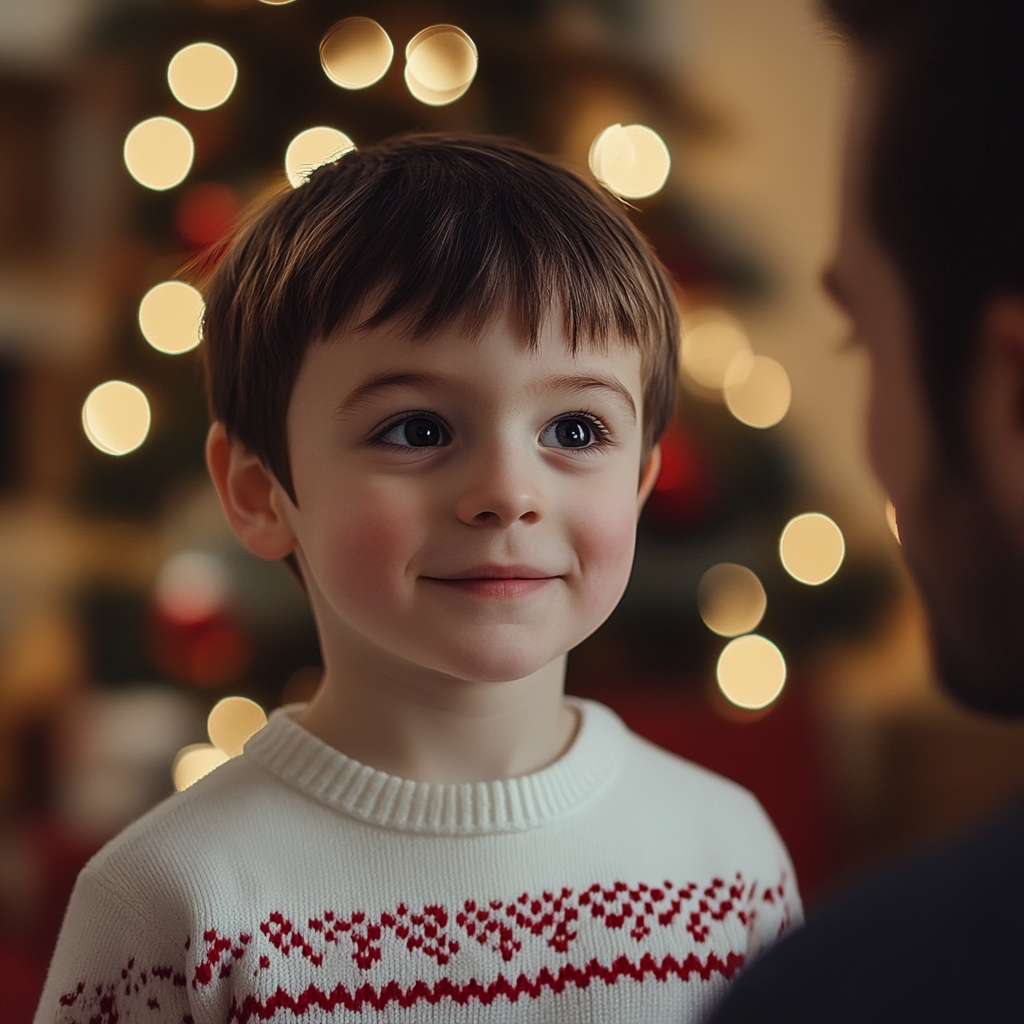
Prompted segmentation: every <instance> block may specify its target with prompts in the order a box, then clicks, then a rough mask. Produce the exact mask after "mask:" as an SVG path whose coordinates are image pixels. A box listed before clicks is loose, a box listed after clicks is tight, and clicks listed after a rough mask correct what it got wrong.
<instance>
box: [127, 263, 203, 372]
mask: <svg viewBox="0 0 1024 1024" xmlns="http://www.w3.org/2000/svg"><path fill="white" fill-rule="evenodd" d="M203 309H204V306H203V297H202V295H200V294H199V292H198V291H197V290H196V289H195V288H193V287H192V286H191V285H189V284H185V282H184V281H163V282H161V283H160V284H158V285H154V286H153V287H152V288H150V290H149V291H148V292H146V294H145V295H144V296H143V297H142V301H141V302H140V303H139V329H140V330H141V331H142V336H143V337H144V338H145V339H146V341H148V342H149V343H150V345H152V346H153V348H155V349H156V350H157V351H158V352H164V353H166V354H167V355H179V354H180V353H182V352H189V351H191V350H192V349H194V348H195V347H196V346H197V345H198V344H199V342H200V340H201V338H202V320H203Z"/></svg>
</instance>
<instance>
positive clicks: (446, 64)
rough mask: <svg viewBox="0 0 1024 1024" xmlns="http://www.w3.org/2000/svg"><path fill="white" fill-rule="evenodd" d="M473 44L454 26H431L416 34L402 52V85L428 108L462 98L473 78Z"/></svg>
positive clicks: (474, 66) (475, 55)
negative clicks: (403, 65)
mask: <svg viewBox="0 0 1024 1024" xmlns="http://www.w3.org/2000/svg"><path fill="white" fill-rule="evenodd" d="M477 64H478V55H477V49H476V43H474V42H473V40H472V39H470V38H469V36H468V35H466V33H465V32H463V31H462V29H461V28H458V27H457V26H456V25H431V26H430V27H429V28H425V29H423V31H422V32H417V33H416V35H414V36H413V37H412V39H410V40H409V43H408V45H407V46H406V48H405V84H406V86H408V89H409V92H410V93H412V95H413V96H414V97H415V98H416V99H418V100H419V101H420V103H425V104H427V106H431V107H443V106H446V105H447V104H449V103H454V102H455V101H456V100H457V99H458V98H459V97H460V96H463V95H464V94H465V93H466V91H467V90H468V89H469V87H470V85H472V84H473V79H474V78H475V77H476V69H477Z"/></svg>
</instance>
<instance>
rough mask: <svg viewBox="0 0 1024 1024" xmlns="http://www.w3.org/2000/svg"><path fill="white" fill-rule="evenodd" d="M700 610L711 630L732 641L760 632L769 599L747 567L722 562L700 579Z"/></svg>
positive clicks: (698, 590) (698, 598) (759, 582)
mask: <svg viewBox="0 0 1024 1024" xmlns="http://www.w3.org/2000/svg"><path fill="white" fill-rule="evenodd" d="M697 607H698V608H699V610H700V617H701V618H702V619H703V620H704V624H705V625H706V626H707V627H708V629H710V630H711V631H712V632H713V633H717V634H718V635H719V636H729V637H733V636H740V635H741V634H742V633H750V632H752V631H753V630H755V629H757V625H758V623H759V622H760V621H761V619H762V618H763V617H764V613H765V609H766V608H767V607H768V597H767V595H766V594H765V592H764V587H763V586H762V585H761V581H760V580H759V579H758V578H757V575H756V574H755V573H753V572H751V570H750V569H748V568H747V567H746V566H745V565H736V564H735V563H733V562H720V563H719V564H718V565H713V566H712V567H711V568H710V569H708V571H707V572H706V573H704V575H703V576H702V577H701V580H700V586H699V587H698V588H697Z"/></svg>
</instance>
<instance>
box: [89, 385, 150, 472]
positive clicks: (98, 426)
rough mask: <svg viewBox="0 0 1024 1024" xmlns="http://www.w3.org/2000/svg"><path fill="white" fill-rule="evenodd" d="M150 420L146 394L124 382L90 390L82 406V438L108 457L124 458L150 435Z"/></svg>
mask: <svg viewBox="0 0 1024 1024" xmlns="http://www.w3.org/2000/svg"><path fill="white" fill-rule="evenodd" d="M151 420H152V416H151V414H150V410H149V402H148V400H147V399H146V396H145V394H143V392H142V391H141V390H140V389H139V388H137V387H136V386H135V385H134V384H129V383H127V381H123V380H108V381H107V382H106V383H105V384H100V385H99V386H98V387H95V388H93V389H92V391H90V392H89V396H88V397H87V398H86V400H85V404H84V405H83V406H82V426H83V428H84V429H85V436H86V437H87V438H89V440H90V441H91V442H92V443H93V444H94V445H95V446H96V447H97V448H99V450H100V451H101V452H106V454H107V455H127V454H128V452H131V451H134V450H135V449H136V448H138V447H139V445H141V444H142V442H143V441H145V440H146V436H147V435H148V434H149V426H150V423H151Z"/></svg>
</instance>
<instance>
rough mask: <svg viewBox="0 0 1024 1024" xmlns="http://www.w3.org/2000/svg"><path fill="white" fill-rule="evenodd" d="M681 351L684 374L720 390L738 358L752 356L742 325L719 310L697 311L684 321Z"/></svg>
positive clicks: (706, 386) (712, 388)
mask: <svg viewBox="0 0 1024 1024" xmlns="http://www.w3.org/2000/svg"><path fill="white" fill-rule="evenodd" d="M679 352H680V361H681V364H682V369H683V372H684V373H685V374H686V375H688V376H689V377H690V378H691V379H692V380H694V381H696V382H697V384H699V385H700V386H701V387H702V388H708V389H710V390H721V388H722V387H723V385H724V384H725V375H726V372H727V371H728V369H729V367H730V365H731V364H732V362H733V360H734V359H735V358H736V357H737V356H740V355H747V356H749V355H750V354H751V353H750V342H749V341H748V339H747V335H746V332H745V331H744V330H743V326H742V325H741V324H740V322H739V321H738V320H737V319H736V318H735V317H733V316H731V315H730V314H729V313H727V312H725V310H720V309H705V310H698V311H696V312H694V313H692V314H690V315H689V316H688V317H686V318H685V321H684V327H683V339H682V344H681V346H680V350H679Z"/></svg>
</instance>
